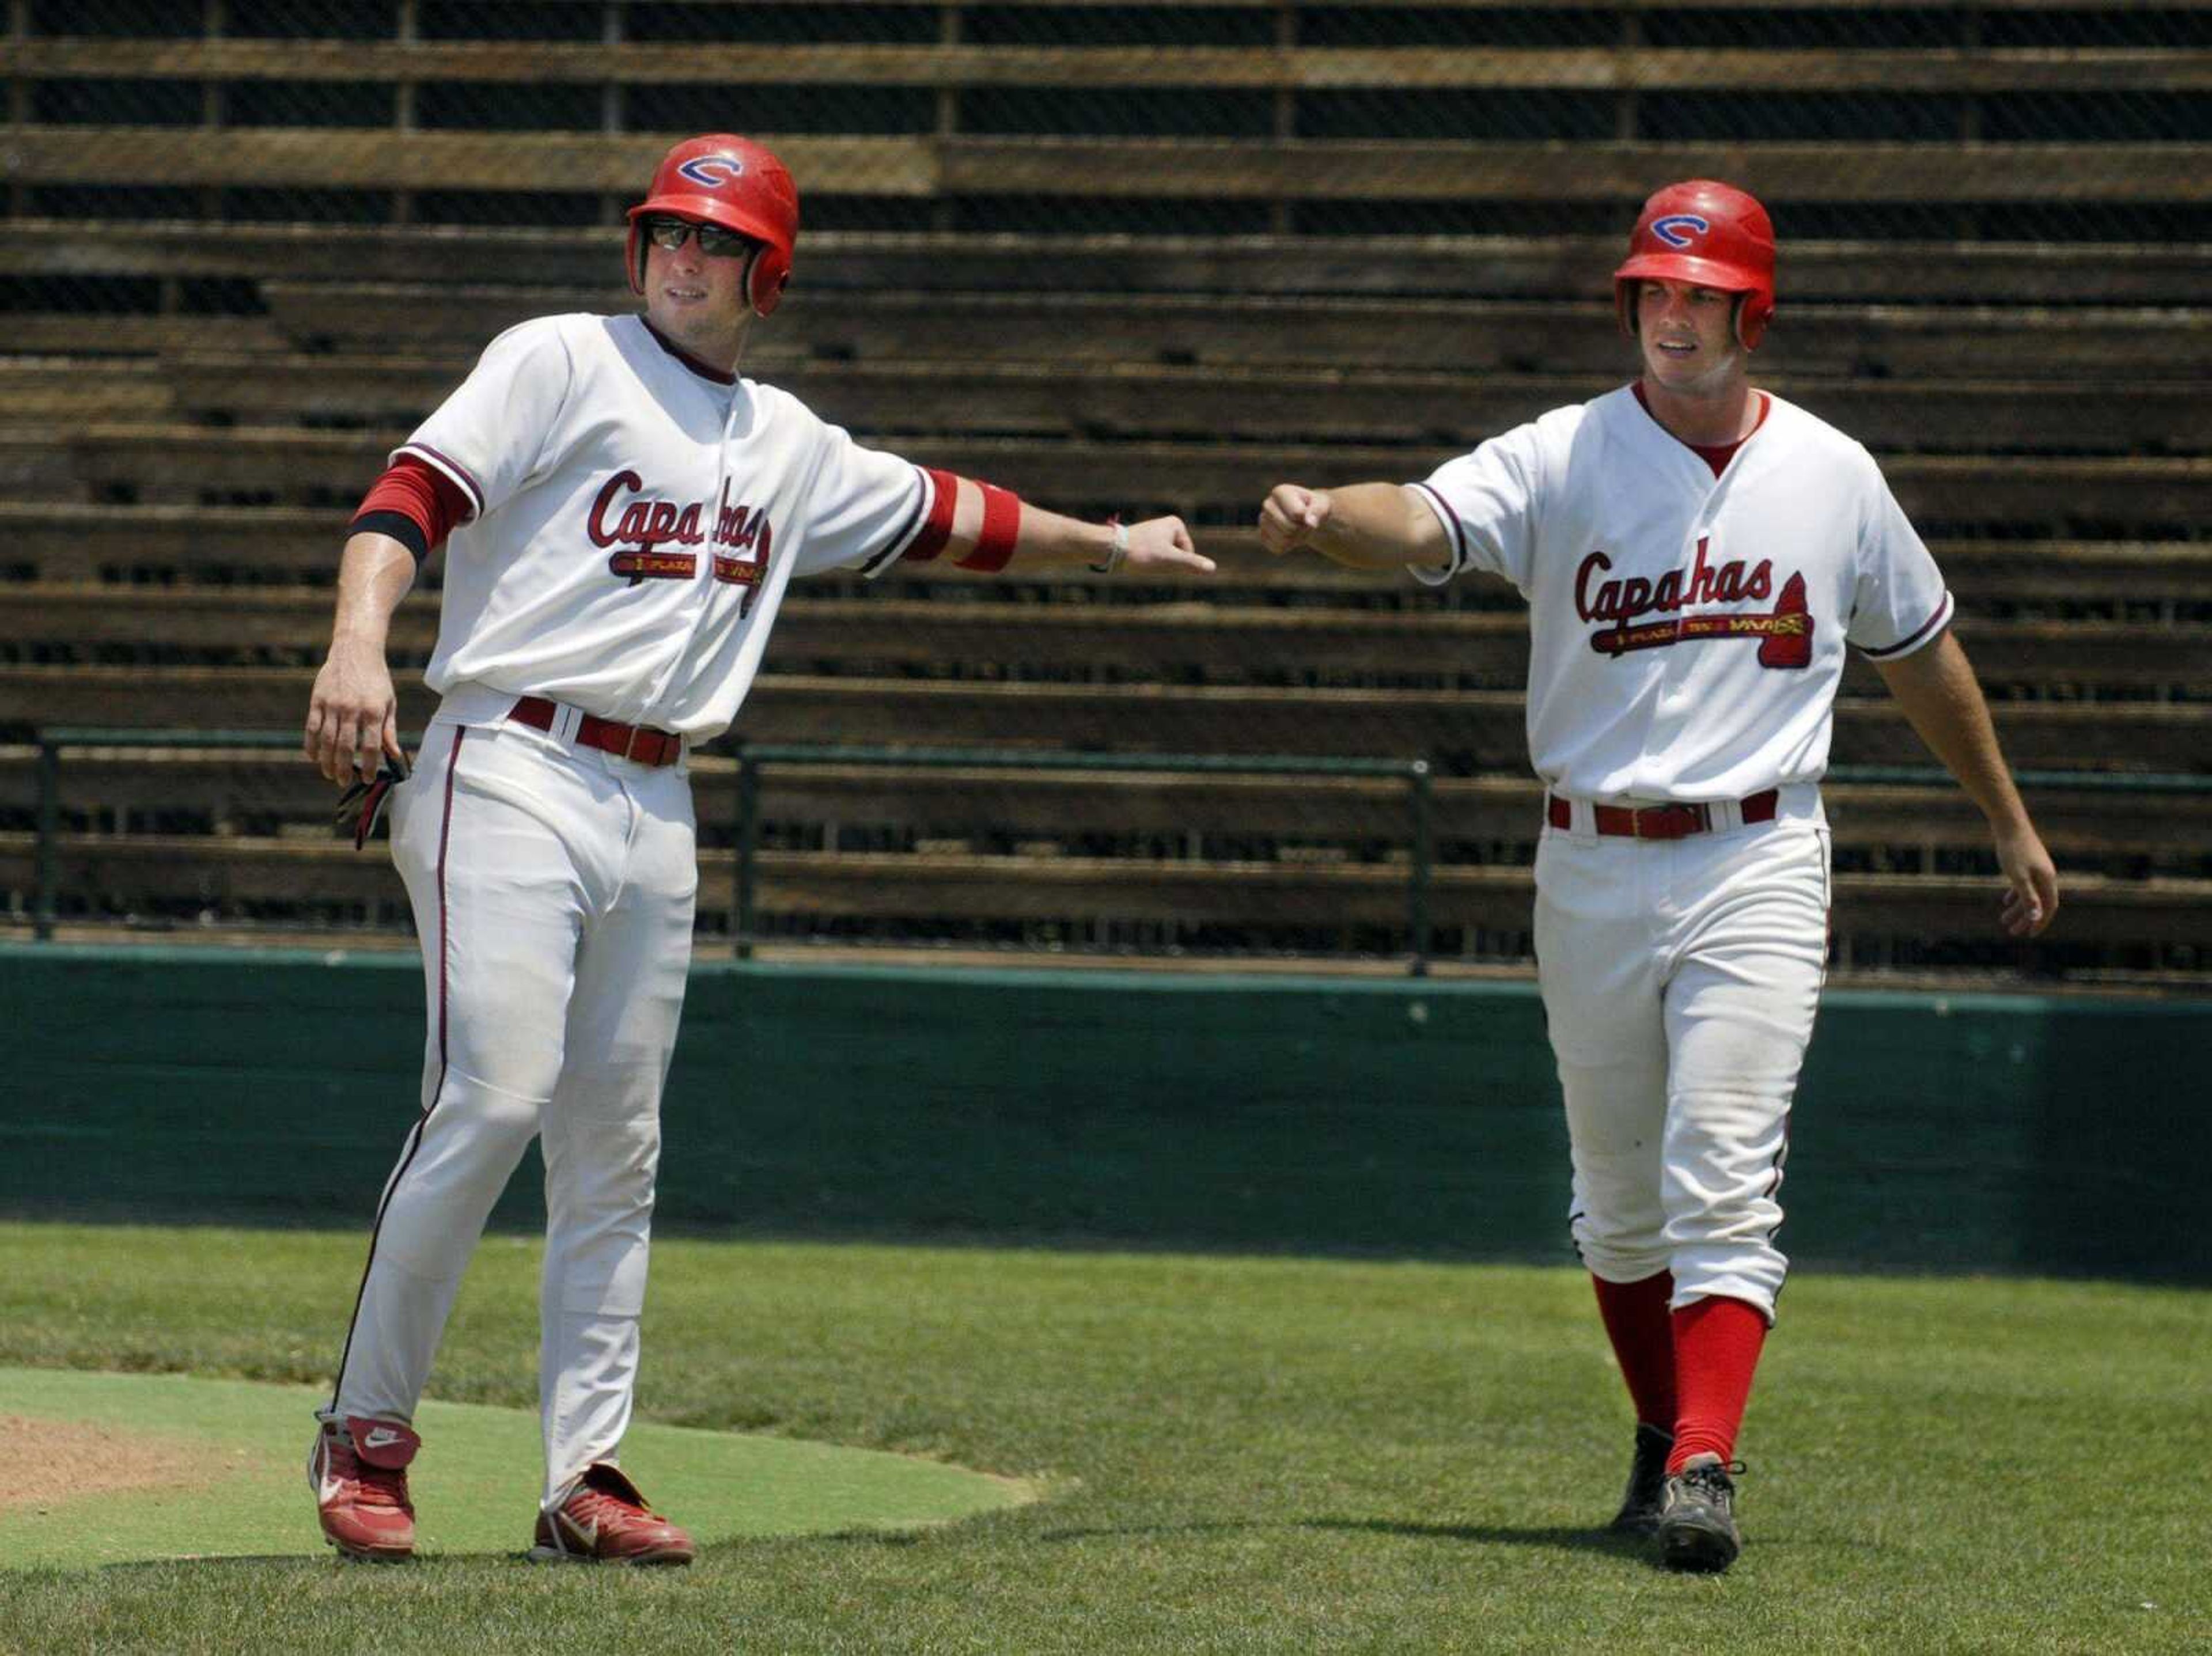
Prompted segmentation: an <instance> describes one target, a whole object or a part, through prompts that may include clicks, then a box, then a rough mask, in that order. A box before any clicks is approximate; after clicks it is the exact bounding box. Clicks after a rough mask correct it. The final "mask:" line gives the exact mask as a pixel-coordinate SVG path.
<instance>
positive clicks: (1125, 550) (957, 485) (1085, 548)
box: [906, 471, 1213, 574]
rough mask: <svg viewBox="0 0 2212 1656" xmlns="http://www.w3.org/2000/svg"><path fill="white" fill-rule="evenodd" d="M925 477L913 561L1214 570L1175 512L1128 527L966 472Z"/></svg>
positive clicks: (990, 567) (982, 568) (987, 568)
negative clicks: (925, 513) (1069, 513)
mask: <svg viewBox="0 0 2212 1656" xmlns="http://www.w3.org/2000/svg"><path fill="white" fill-rule="evenodd" d="M929 479H930V487H931V491H932V492H931V500H930V513H929V518H928V520H927V523H926V524H925V525H924V526H923V529H922V532H921V534H920V535H919V536H917V537H915V543H914V545H913V546H911V547H910V548H908V551H907V553H906V555H907V557H908V558H909V559H911V560H913V561H916V562H927V561H930V560H932V559H934V558H936V557H938V556H939V555H940V554H941V555H943V556H944V557H945V559H946V561H949V562H950V563H951V565H952V567H954V568H956V569H972V570H975V571H976V572H978V573H982V574H995V573H997V572H998V571H1000V570H1001V569H1006V568H1009V567H1013V566H1015V565H1019V566H1020V567H1022V568H1024V570H1032V569H1052V568H1060V569H1069V568H1076V567H1087V568H1091V569H1095V570H1097V571H1098V572H1099V573H1109V574H1110V573H1113V572H1114V570H1115V569H1117V568H1119V567H1121V566H1122V565H1124V564H1126V565H1127V567H1129V568H1131V569H1164V568H1174V569H1191V570H1196V571H1198V572H1200V573H1210V572H1211V571H1212V568H1213V560H1212V559H1211V558H1208V557H1204V556H1201V555H1200V553H1199V551H1198V549H1197V548H1196V547H1195V546H1194V545H1193V544H1192V543H1191V538H1190V531H1188V529H1186V528H1184V527H1183V522H1182V519H1180V518H1174V517H1168V518H1149V519H1146V520H1145V521H1144V522H1143V523H1137V524H1130V525H1127V526H1126V527H1117V526H1116V525H1111V524H1094V523H1085V522H1084V521H1083V520H1082V519H1078V518H1063V517H1061V516H1060V514H1059V513H1056V512H1048V511H1046V510H1045V509H1044V508H1043V507H1041V506H1033V505H1031V504H1030V502H1028V501H1026V500H1018V499H1017V498H1016V497H1015V496H1014V495H1013V494H1012V493H1010V492H1009V491H1007V490H1006V489H1003V488H997V487H996V486H994V485H993V484H990V483H981V482H976V481H975V479H974V478H972V477H961V476H955V475H954V474H953V473H951V472H947V471H932V472H930V473H929Z"/></svg>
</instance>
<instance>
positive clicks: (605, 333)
mask: <svg viewBox="0 0 2212 1656" xmlns="http://www.w3.org/2000/svg"><path fill="white" fill-rule="evenodd" d="M401 455H412V456H414V457H416V458H419V459H421V460H422V461H424V462H427V463H428V464H430V465H433V466H435V467H436V468H437V469H438V470H440V471H441V472H443V473H445V474H446V476H448V477H450V478H451V479H452V480H453V482H455V483H456V484H458V485H459V488H461V489H462V491H463V492H464V493H465V494H467V496H468V499H469V503H470V506H471V514H470V517H469V519H468V521H467V522H466V523H465V525H462V526H461V527H459V528H458V529H456V530H455V531H453V535H452V537H451V539H450V540H449V542H448V543H447V552H446V573H445V595H444V604H443V610H442V612H441V619H440V623H439V628H438V645H437V649H436V651H435V653H434V654H433V655H432V657H431V659H430V665H429V669H428V672H427V673H426V674H425V675H424V677H425V680H426V682H428V685H429V687H430V688H432V689H434V690H436V691H438V692H440V693H441V695H446V696H447V716H448V717H454V716H457V715H456V710H458V717H459V719H460V720H461V722H473V720H474V719H476V718H477V717H482V718H483V719H488V720H489V719H495V718H497V717H499V716H501V714H503V713H504V712H505V708H506V706H507V704H508V703H511V701H513V698H514V697H517V696H521V695H540V696H546V697H550V698H551V699H553V700H555V701H564V702H568V703H569V704H570V705H572V706H574V707H580V708H582V709H583V710H584V711H585V712H586V713H596V714H598V715H599V717H601V718H603V719H615V720H618V721H620V722H622V723H623V724H629V725H653V726H655V727H657V728H659V729H661V730H665V731H676V732H678V734H680V735H683V736H685V737H692V738H695V739H704V738H706V737H713V736H714V735H717V734H719V733H720V731H723V730H724V729H725V728H726V727H727V726H728V725H729V724H730V722H731V720H732V719H734V718H735V717H736V716H737V711H738V704H739V703H740V702H742V701H744V695H745V691H746V689H747V688H749V687H750V684H751V683H752V680H753V676H754V674H755V673H756V672H757V671H758V670H759V667H760V658H761V652H762V650H763V648H764V647H765V646H766V644H767V641H768V634H769V628H770V626H771V625H772V624H773V622H774V621H775V612H776V610H777V608H778V606H779V605H780V604H781V602H782V597H783V591H784V588H785V586H786V585H787V584H788V582H789V581H790V579H792V577H793V576H794V575H805V574H811V573H817V572H818V571H821V570H824V569H829V568H834V567H839V566H841V565H846V564H859V563H862V562H864V561H865V562H866V563H867V565H868V573H871V574H873V573H878V572H879V571H880V570H882V569H884V568H887V567H890V565H891V564H892V563H893V562H895V561H896V558H897V555H898V553H899V552H900V551H901V550H902V549H903V548H904V546H905V544H906V543H908V541H910V540H912V538H913V537H914V535H915V532H916V531H918V530H919V529H920V528H921V525H922V522H923V520H924V515H925V513H926V511H927V507H928V504H929V497H930V493H931V485H930V482H929V480H928V479H927V476H925V475H924V474H923V473H922V472H921V471H920V470H917V469H916V468H915V467H914V466H912V465H910V464H908V463H907V462H905V461H903V460H901V459H898V458H895V457H893V456H891V455H888V454H884V453H881V452H877V451H874V450H871V449H867V448H864V447H862V446H860V445H859V444H858V443H855V442H854V440H852V438H851V436H850V435H849V434H847V433H846V432H845V431H843V430H842V429H841V428H838V427H836V426H832V425H829V424H828V423H826V422H823V420H821V419H819V418H818V417H817V416H815V415H814V414H813V413H812V412H811V411H810V410H809V409H807V408H806V407H805V405H804V404H803V403H799V401H798V399H796V398H795V397H791V396H789V395H787V393H785V392H783V391H778V390H776V389H775V388H774V387H772V386H769V385H757V384H755V383H754V382H752V381H750V380H748V379H732V378H728V377H726V376H722V375H718V374H715V373H713V372H712V371H711V370H709V369H707V368H705V367H702V365H698V364H696V363H694V362H692V361H690V359H688V358H686V357H684V356H681V355H678V354H677V353H676V352H674V351H672V350H671V349H669V348H668V347H667V346H665V345H664V344H662V343H661V342H660V341H659V339H658V338H657V337H655V336H654V335H653V333H652V332H651V331H649V330H648V329H647V327H646V325H645V323H644V321H643V319H642V318H639V317H635V316H623V317H603V316H588V315H570V316H553V317H541V318H538V319H536V320H534V321H531V322H526V323H523V324H521V325H519V326H517V327H514V328H511V329H509V330H508V331H507V332H505V333H503V334H501V336H500V337H498V338H497V339H495V340H494V341H493V342H492V343H491V344H490V346H489V347H488V348H487V349H486V350H485V351H484V354H483V358H482V359H481V360H480V361H478V362H477V366H476V368H475V370H474V371H473V372H472V373H471V374H470V375H469V377H468V379H467V380H466V381H465V382H464V383H463V384H462V385H461V386H460V388H459V390H457V391H454V392H453V395H452V396H451V397H447V399H446V402H445V403H444V404H443V405H442V406H441V408H439V409H438V410H437V412H436V413H435V414H433V415H432V416H430V417H429V418H428V420H426V421H424V422H423V423H422V426H421V427H420V428H418V429H417V430H416V432H415V434H414V435H413V436H411V437H410V438H409V439H408V440H407V442H406V443H405V444H404V445H403V446H401V447H400V448H398V449H397V450H395V451H394V452H393V455H392V458H394V459H395V460H396V459H398V458H399V457H400V456H401Z"/></svg>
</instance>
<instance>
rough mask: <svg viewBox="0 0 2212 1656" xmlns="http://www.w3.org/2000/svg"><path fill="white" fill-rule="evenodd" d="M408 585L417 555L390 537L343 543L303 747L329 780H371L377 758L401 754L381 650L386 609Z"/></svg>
mask: <svg viewBox="0 0 2212 1656" xmlns="http://www.w3.org/2000/svg"><path fill="white" fill-rule="evenodd" d="M414 584H415V555H414V554H413V553H412V552H410V551H409V550H408V549H407V548H406V547H405V546H404V545H403V544H401V543H399V542H398V541H396V540H394V539H392V537H391V536H389V535H383V534H378V533H375V532H374V531H365V532H362V533H360V534H356V535H354V536H352V537H350V538H349V539H348V540H347V542H346V544H345V555H344V556H343V559H342V560H341V561H339V564H338V602H337V616H336V618H335V619H334V620H333V621H332V622H331V648H330V653H329V655H328V656H327V657H326V658H325V659H324V662H323V666H322V670H321V671H320V672H319V673H317V674H316V675H315V688H314V693H313V695H312V696H311V697H310V698H309V700H308V702H307V739H306V742H305V743H304V744H303V745H304V747H305V749H306V751H307V757H308V758H309V759H311V760H313V761H314V766H315V768H316V769H317V770H319V771H320V772H321V773H323V774H324V775H325V776H326V777H328V778H329V779H331V781H333V782H346V781H350V780H351V779H353V777H354V775H355V774H356V773H359V774H360V775H362V776H363V777H369V776H374V775H375V774H376V770H377V767H378V765H379V764H380V762H381V755H386V754H389V755H392V757H393V758H394V759H397V758H398V757H399V756H400V753H399V709H398V695H396V694H395V693H394V692H393V690H392V670H391V668H390V667H389V666H388V665H387V664H386V661H385V654H384V650H385V640H386V637H387V635H388V634H389V633H390V631H391V627H392V611H393V610H396V609H398V607H399V600H400V599H401V598H403V597H406V596H407V590H408V588H410V586H412V585H414Z"/></svg>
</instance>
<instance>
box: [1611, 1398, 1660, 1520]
mask: <svg viewBox="0 0 2212 1656" xmlns="http://www.w3.org/2000/svg"><path fill="white" fill-rule="evenodd" d="M1673 1448H1674V1434H1673V1433H1672V1432H1670V1431H1668V1429H1666V1428H1665V1427H1663V1426H1654V1425H1652V1424H1651V1423H1650V1422H1649V1421H1644V1422H1639V1423H1638V1426H1637V1428H1636V1458H1635V1459H1633V1460H1632V1461H1631V1462H1630V1463H1629V1465H1628V1489H1627V1491H1626V1493H1625V1494H1623V1495H1622V1496H1621V1497H1620V1511H1619V1512H1617V1513H1614V1514H1613V1522H1612V1523H1611V1524H1609V1525H1607V1526H1606V1527H1607V1529H1609V1530H1611V1531H1612V1532H1613V1533H1614V1534H1615V1535H1650V1534H1651V1533H1652V1532H1654V1531H1656V1529H1657V1528H1658V1527H1659V1507H1660V1505H1661V1503H1662V1501H1665V1499H1666V1496H1667V1456H1668V1453H1669V1452H1670V1451H1672V1450H1673Z"/></svg>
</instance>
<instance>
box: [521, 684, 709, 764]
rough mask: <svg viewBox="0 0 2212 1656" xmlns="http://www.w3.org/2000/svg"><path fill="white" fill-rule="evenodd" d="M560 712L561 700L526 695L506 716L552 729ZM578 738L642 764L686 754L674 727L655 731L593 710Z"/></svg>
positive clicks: (671, 760) (666, 761) (581, 742)
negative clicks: (673, 729)
mask: <svg viewBox="0 0 2212 1656" xmlns="http://www.w3.org/2000/svg"><path fill="white" fill-rule="evenodd" d="M560 715H561V704H560V703H559V702H557V701H547V700H546V699H545V698H544V696H542V695H526V696H525V697H523V698H522V700H521V701H518V702H516V703H515V704H514V707H513V710H512V711H510V712H509V713H507V717H508V718H509V719H513V721H514V722H515V723H516V724H518V725H529V726H531V727H532V729H533V730H540V731H550V730H551V729H552V728H553V721H554V720H555V719H558V718H559V717H560ZM576 741H577V743H578V744H579V745H580V746H582V747H586V748H597V749H599V751H600V752H601V753H611V754H613V755H616V756H617V757H618V758H622V759H629V760H634V761H636V762H637V763H638V764H641V765H672V764H674V763H675V762H676V761H678V759H680V758H682V757H683V756H684V738H683V737H680V736H678V735H676V734H675V733H674V732H673V731H656V730H654V729H653V727H652V726H651V725H617V724H616V723H615V722H614V720H613V719H601V718H599V717H598V716H597V715H595V714H592V713H586V714H585V715H584V718H583V722H582V723H581V724H580V725H577V726H576Z"/></svg>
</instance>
